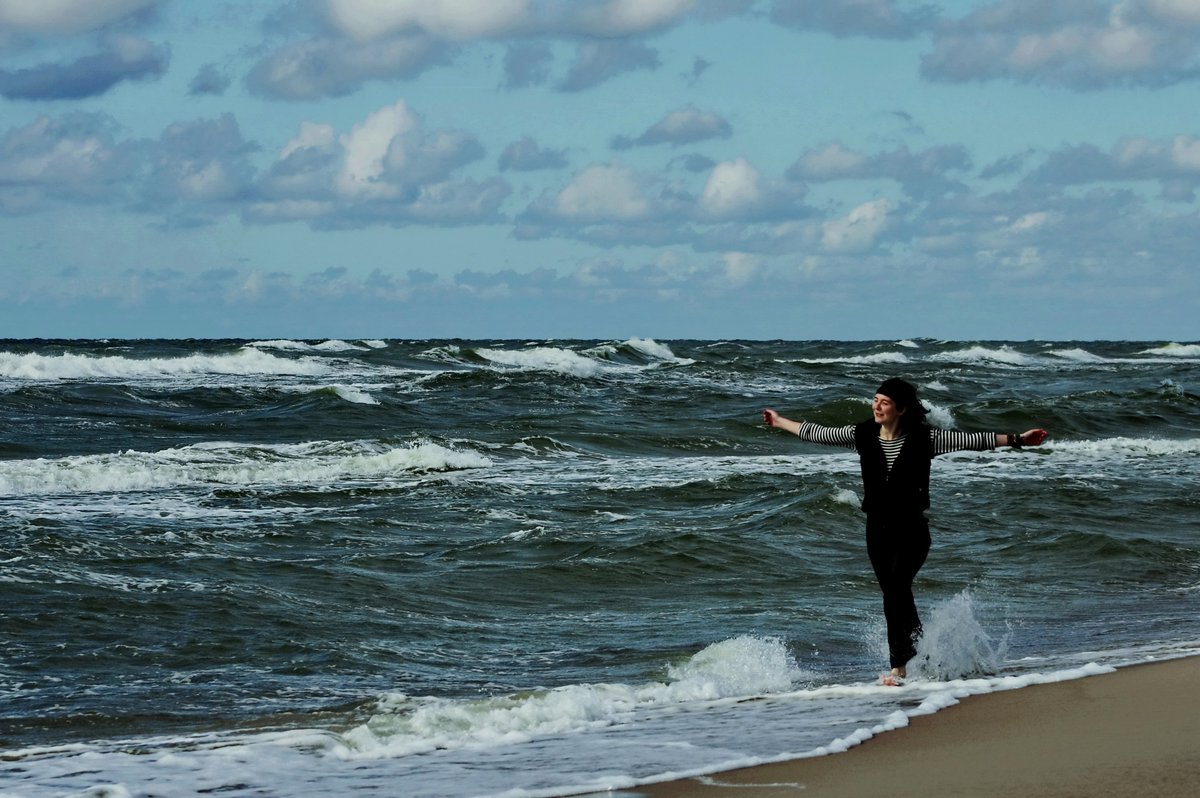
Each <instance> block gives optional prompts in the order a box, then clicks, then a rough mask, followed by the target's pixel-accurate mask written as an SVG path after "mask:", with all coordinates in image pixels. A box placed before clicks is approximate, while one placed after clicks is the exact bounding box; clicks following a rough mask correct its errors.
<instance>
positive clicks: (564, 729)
mask: <svg viewBox="0 0 1200 798" xmlns="http://www.w3.org/2000/svg"><path fill="white" fill-rule="evenodd" d="M667 674H668V680H667V681H665V682H650V683H646V684H641V685H628V684H576V685H568V686H566V687H559V688H555V689H551V690H536V691H532V692H529V693H520V694H515V695H506V696H498V697H493V698H485V699H477V700H450V699H441V698H410V697H409V696H405V695H402V694H393V695H389V696H385V697H384V698H383V699H382V700H381V701H380V702H379V706H378V710H379V711H378V712H377V714H376V715H375V716H373V717H372V718H371V719H370V720H368V721H367V722H366V723H365V724H363V725H361V726H359V727H357V728H355V729H352V730H350V731H349V732H347V733H345V734H344V735H342V737H341V739H342V742H343V746H341V747H340V748H338V749H337V750H336V752H335V753H337V755H338V756H340V757H343V758H347V759H353V758H367V759H377V758H392V757H397V756H408V755H411V754H417V753H425V752H428V751H433V750H439V749H440V750H444V749H448V748H461V747H464V746H478V745H511V744H515V743H521V742H527V741H529V740H530V739H531V738H533V737H536V736H544V735H550V734H564V733H568V732H579V731H584V730H588V729H595V728H603V727H608V726H611V725H613V724H615V723H617V722H619V721H621V720H623V719H629V718H630V716H631V715H632V714H633V713H634V712H636V711H638V710H645V709H647V708H651V707H663V706H669V705H683V704H688V703H694V702H710V701H717V700H721V699H737V698H746V697H753V696H760V695H763V694H766V693H778V692H784V691H787V690H790V689H792V688H793V686H794V685H795V684H796V683H797V682H799V681H800V680H801V679H802V678H803V674H802V672H801V671H800V668H799V666H797V665H796V662H795V660H794V659H793V658H792V656H791V655H790V654H789V653H788V651H787V649H786V647H785V646H784V644H783V642H782V641H780V640H777V639H766V638H758V637H739V638H735V639H731V640H725V641H722V642H719V643H715V644H713V645H710V646H708V647H707V648H705V649H703V650H702V651H700V652H699V653H697V654H695V655H694V656H693V657H691V658H690V659H688V660H687V661H685V662H683V663H681V664H679V665H672V666H669V667H668V669H667Z"/></svg>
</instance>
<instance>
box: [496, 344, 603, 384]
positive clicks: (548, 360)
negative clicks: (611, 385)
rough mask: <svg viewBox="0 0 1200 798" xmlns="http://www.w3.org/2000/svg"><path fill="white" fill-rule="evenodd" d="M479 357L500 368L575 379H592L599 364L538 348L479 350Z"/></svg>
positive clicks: (573, 354) (566, 352)
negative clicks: (550, 373) (563, 375)
mask: <svg viewBox="0 0 1200 798" xmlns="http://www.w3.org/2000/svg"><path fill="white" fill-rule="evenodd" d="M476 354H478V355H479V356H480V357H482V358H484V359H485V360H487V361H489V362H491V363H495V364H497V365H500V366H505V367H509V368H515V369H518V370H525V371H553V372H556V373H559V374H568V375H571V376H575V377H594V376H595V375H596V374H598V373H599V372H600V370H601V368H602V366H601V364H600V363H599V362H598V361H596V360H593V359H592V358H589V357H584V356H583V355H581V354H579V353H578V352H575V351H573V350H570V349H561V348H559V347H552V346H538V347H534V348H532V349H518V350H511V349H479V350H477V351H476Z"/></svg>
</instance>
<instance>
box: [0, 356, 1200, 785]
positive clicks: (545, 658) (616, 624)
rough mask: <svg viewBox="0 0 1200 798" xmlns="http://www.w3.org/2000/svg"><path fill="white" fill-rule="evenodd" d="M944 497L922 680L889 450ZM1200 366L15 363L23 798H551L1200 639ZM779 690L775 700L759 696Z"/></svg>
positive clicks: (0, 365) (761, 750)
mask: <svg viewBox="0 0 1200 798" xmlns="http://www.w3.org/2000/svg"><path fill="white" fill-rule="evenodd" d="M892 375H897V376H906V377H908V378H909V379H911V380H912V381H913V382H915V383H916V384H917V385H918V386H919V387H920V389H921V391H922V397H923V399H924V401H925V403H926V405H927V406H929V407H930V408H931V409H932V411H933V413H932V420H933V422H934V423H936V424H938V425H939V426H946V427H957V428H962V429H985V430H995V431H999V432H1008V431H1014V430H1024V429H1027V428H1029V427H1031V426H1044V427H1046V428H1047V429H1049V430H1050V432H1051V435H1052V437H1051V440H1050V441H1049V443H1048V444H1047V445H1046V446H1043V447H1041V448H1040V449H1031V450H1025V451H1021V452H1014V451H1010V450H999V451H996V452H991V453H970V454H966V453H962V454H955V455H950V456H946V457H941V458H938V459H937V461H935V465H934V486H933V503H934V508H933V511H932V512H931V518H932V527H933V531H934V549H933V552H932V554H931V557H930V561H929V563H928V564H927V565H926V567H925V569H924V570H923V571H922V574H921V576H920V577H919V579H918V585H917V589H918V601H919V604H920V606H921V608H922V612H923V614H924V617H925V622H926V628H927V635H926V639H925V641H924V643H923V654H924V655H926V657H927V659H925V660H924V664H923V665H922V666H921V673H920V674H919V676H920V677H921V678H919V679H918V680H916V681H914V682H912V683H910V685H908V686H906V687H905V688H902V689H900V690H895V689H885V688H879V687H876V686H874V684H873V681H874V677H875V675H876V674H877V673H878V672H879V671H880V670H881V669H882V668H883V667H884V664H885V662H886V657H885V655H884V647H885V645H884V642H883V624H882V619H881V615H880V612H879V598H878V595H877V589H876V587H875V584H874V581H873V579H872V576H871V572H870V567H869V564H868V563H867V560H866V554H865V550H864V545H863V542H862V518H861V513H860V512H859V511H858V509H857V503H858V498H859V497H858V492H859V491H860V485H859V480H858V465H857V459H856V458H855V456H854V455H853V454H852V453H849V452H844V451H842V450H835V449H823V448H820V447H815V446H811V445H808V444H803V443H800V442H798V441H797V440H796V439H794V438H790V437H788V436H786V435H783V434H781V433H778V432H774V431H771V430H767V429H765V428H764V427H763V426H762V425H761V423H760V420H761V417H760V410H761V408H762V407H763V406H773V407H776V408H778V409H780V410H781V411H782V412H784V413H786V414H788V415H790V416H792V417H796V418H805V419H810V420H814V421H819V422H823V423H828V424H842V423H849V422H851V421H857V420H860V419H862V418H864V417H866V416H867V415H868V412H869V405H868V399H869V397H870V396H871V395H872V394H873V392H874V389H875V387H876V386H877V385H878V383H879V381H880V380H881V379H882V378H883V377H886V376H892ZM1198 383H1200V345H1197V344H1188V343H1182V342H1177V343H1169V342H1146V343H1129V342H1121V343H1096V342H1080V343H1061V342H1053V343H1051V342H1022V343H1007V344H1005V343H995V342H947V341H929V340H919V341H900V342H867V343H836V342H703V341H670V342H657V341H651V340H642V339H633V340H629V341H624V342H594V341H592V342H580V341H537V342H513V341H471V342H469V341H325V342H300V341H257V342H246V341H88V342H81V341H71V342H49V341H6V342H0V429H2V430H3V434H2V435H0V508H2V510H3V521H2V523H3V530H2V536H0V629H2V631H0V634H2V635H3V642H4V645H3V647H2V648H0V708H2V709H0V794H2V795H21V796H25V795H28V796H46V795H69V794H89V795H100V794H106V795H125V794H128V795H150V794H154V795H191V794H195V793H196V792H198V791H201V790H212V791H221V792H224V793H226V794H230V795H260V796H261V795H279V796H298V795H325V794H330V793H333V794H340V793H343V792H346V791H351V790H353V791H360V790H361V791H368V790H379V791H381V792H383V793H384V794H403V795H411V796H471V795H500V794H504V795H509V796H524V795H529V796H532V795H553V794H561V793H563V792H566V791H570V790H583V789H589V788H594V789H599V788H606V787H619V786H628V785H632V784H636V783H639V782H645V781H653V780H656V779H660V778H664V777H666V776H668V775H671V774H679V773H695V772H704V771H711V770H713V769H716V768H721V767H729V766H733V765H738V764H749V763H753V762H757V761H765V760H770V759H775V758H779V757H786V756H795V755H801V754H810V753H822V752H825V751H828V750H836V749H838V748H841V747H845V746H846V745H848V744H851V743H853V742H854V741H855V740H858V739H862V737H863V736H865V735H867V734H869V733H871V731H872V730H876V731H877V730H881V729H885V728H892V727H895V726H897V725H902V724H903V723H904V722H906V718H907V717H908V716H909V715H911V714H913V713H915V712H924V711H934V710H936V709H937V708H939V707H941V706H944V705H946V704H947V703H949V702H952V701H953V700H954V696H956V695H962V694H964V693H966V692H973V691H974V692H978V691H986V690H992V689H1000V688H1002V687H1012V686H1020V685H1021V684H1025V683H1029V682H1033V681H1039V680H1047V679H1057V678H1064V677H1067V676H1076V675H1081V674H1086V673H1092V672H1096V671H1098V670H1103V669H1105V668H1108V667H1111V666H1113V665H1120V664H1123V663H1127V662H1133V661H1140V660H1142V659H1145V658H1147V657H1168V656H1177V655H1180V654H1184V653H1195V652H1196V651H1197V649H1198V648H1200V614H1198V612H1197V610H1198V609H1200V540H1198V539H1197V528H1198V526H1197V520H1198V519H1200V499H1197V494H1196V485H1197V482H1198V480H1197V477H1198V476H1200V466H1198V462H1200V461H1198V459H1197V454H1200V384H1198ZM747 699H755V700H747Z"/></svg>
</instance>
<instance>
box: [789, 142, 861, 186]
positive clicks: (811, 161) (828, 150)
mask: <svg viewBox="0 0 1200 798" xmlns="http://www.w3.org/2000/svg"><path fill="white" fill-rule="evenodd" d="M866 164H867V157H866V156H865V155H863V154H862V153H859V152H854V151H853V150H848V149H846V147H844V146H843V145H842V143H841V142H837V141H835V142H832V143H830V144H826V145H825V146H824V147H821V148H819V149H815V150H810V151H809V152H806V153H805V154H804V155H802V156H801V157H800V160H799V161H798V162H797V167H798V168H799V170H800V172H801V173H800V174H799V175H798V176H800V177H805V178H811V179H816V180H832V179H835V178H838V177H849V176H855V175H857V174H859V173H860V172H861V170H862V169H863V168H864V167H865V166H866Z"/></svg>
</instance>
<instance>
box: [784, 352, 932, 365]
mask: <svg viewBox="0 0 1200 798" xmlns="http://www.w3.org/2000/svg"><path fill="white" fill-rule="evenodd" d="M799 362H801V363H812V364H813V365H821V364H836V363H847V364H850V365H854V366H880V365H888V366H904V365H908V364H909V363H912V360H910V359H909V357H908V355H906V354H904V353H903V352H876V353H875V354H873V355H853V356H850V357H806V358H801V359H800V361H799Z"/></svg>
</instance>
